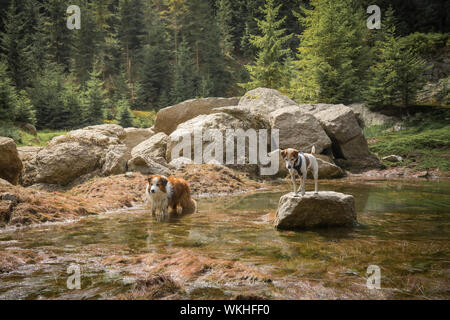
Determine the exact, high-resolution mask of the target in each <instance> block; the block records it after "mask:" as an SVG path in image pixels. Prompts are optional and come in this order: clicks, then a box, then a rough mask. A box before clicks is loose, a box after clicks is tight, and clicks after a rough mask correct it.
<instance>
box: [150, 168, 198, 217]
mask: <svg viewBox="0 0 450 320" xmlns="http://www.w3.org/2000/svg"><path fill="white" fill-rule="evenodd" d="M145 196H146V198H147V202H148V203H149V204H150V206H151V210H152V215H155V214H156V213H157V212H159V213H162V214H164V215H167V214H169V213H171V212H175V213H177V214H189V213H195V212H196V211H197V202H196V201H195V200H194V199H192V198H191V189H190V188H189V185H188V183H187V182H186V181H185V180H184V179H180V178H174V177H166V176H162V175H153V176H151V177H149V178H148V183H147V186H146V188H145ZM179 209H181V210H179Z"/></svg>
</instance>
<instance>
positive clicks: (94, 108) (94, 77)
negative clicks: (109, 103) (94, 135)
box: [83, 70, 105, 124]
mask: <svg viewBox="0 0 450 320" xmlns="http://www.w3.org/2000/svg"><path fill="white" fill-rule="evenodd" d="M99 75H100V72H99V71H95V70H94V71H92V72H91V73H90V79H89V81H88V82H87V83H86V89H85V91H84V113H83V115H84V123H85V124H100V123H102V121H103V108H104V106H105V105H104V103H105V100H104V95H105V92H104V90H103V81H101V80H100V79H99Z"/></svg>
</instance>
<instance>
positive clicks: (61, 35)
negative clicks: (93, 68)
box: [43, 0, 74, 71]
mask: <svg viewBox="0 0 450 320" xmlns="http://www.w3.org/2000/svg"><path fill="white" fill-rule="evenodd" d="M43 9H44V11H45V14H46V16H47V20H46V21H45V28H44V31H45V34H46V36H48V41H49V53H50V59H51V61H52V62H55V63H57V64H58V65H60V66H63V68H64V71H67V70H69V68H70V58H71V49H70V47H71V43H72V37H73V35H74V33H73V32H69V30H68V29H67V15H66V10H67V3H66V1H65V0H49V1H44V2H43Z"/></svg>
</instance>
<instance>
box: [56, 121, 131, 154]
mask: <svg viewBox="0 0 450 320" xmlns="http://www.w3.org/2000/svg"><path fill="white" fill-rule="evenodd" d="M125 138H126V133H125V130H124V129H123V128H122V127H121V126H119V125H117V124H102V125H97V126H90V127H86V128H83V129H78V130H74V131H70V132H68V133H67V134H66V135H62V136H58V137H55V138H53V139H52V140H51V141H50V143H49V146H55V145H58V144H61V143H65V142H79V143H82V144H87V145H96V146H101V147H105V148H107V147H108V146H109V145H111V144H119V143H121V141H122V140H124V139H125Z"/></svg>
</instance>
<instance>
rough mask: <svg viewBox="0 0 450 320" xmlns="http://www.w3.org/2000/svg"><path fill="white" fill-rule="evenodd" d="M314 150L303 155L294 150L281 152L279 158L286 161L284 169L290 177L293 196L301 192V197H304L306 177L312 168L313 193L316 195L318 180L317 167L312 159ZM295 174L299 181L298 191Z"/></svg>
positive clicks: (315, 161) (314, 158)
mask: <svg viewBox="0 0 450 320" xmlns="http://www.w3.org/2000/svg"><path fill="white" fill-rule="evenodd" d="M315 152H316V148H315V147H314V146H313V147H312V150H311V153H303V152H300V151H298V150H296V149H286V150H282V151H281V156H282V157H283V159H284V161H286V169H288V170H289V173H290V175H291V181H292V184H293V186H294V192H295V194H298V192H299V191H301V193H302V196H303V195H305V182H306V177H307V175H308V169H309V168H312V172H313V177H314V193H315V194H317V191H318V190H317V179H318V178H319V165H318V164H317V159H316V157H314V153H315ZM295 173H297V174H298V175H299V177H300V179H301V184H300V187H299V189H298V190H297V187H296V185H295Z"/></svg>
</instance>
